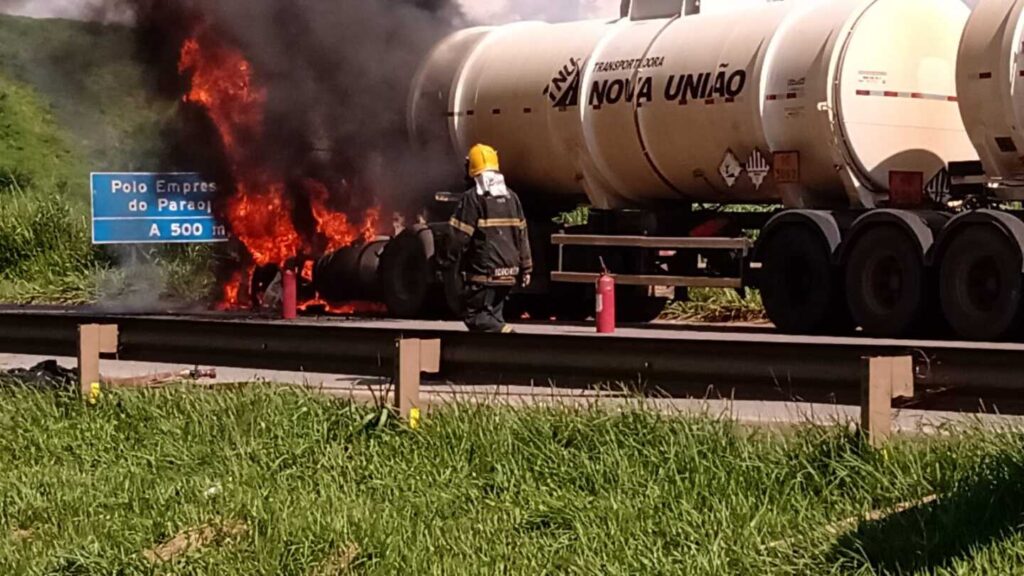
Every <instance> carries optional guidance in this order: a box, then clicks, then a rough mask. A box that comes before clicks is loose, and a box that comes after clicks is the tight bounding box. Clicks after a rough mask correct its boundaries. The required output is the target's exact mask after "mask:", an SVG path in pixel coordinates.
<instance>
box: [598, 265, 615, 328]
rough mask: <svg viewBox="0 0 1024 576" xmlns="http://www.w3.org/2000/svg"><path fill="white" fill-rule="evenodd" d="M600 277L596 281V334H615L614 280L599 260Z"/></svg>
mask: <svg viewBox="0 0 1024 576" xmlns="http://www.w3.org/2000/svg"><path fill="white" fill-rule="evenodd" d="M601 269H602V270H603V271H602V272H601V276H600V277H598V279H597V314H596V318H597V333H598V334H613V333H614V332H615V278H614V277H612V275H611V273H610V272H609V271H608V267H607V266H605V265H604V259H603V258H602V259H601Z"/></svg>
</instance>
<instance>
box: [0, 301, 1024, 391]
mask: <svg viewBox="0 0 1024 576" xmlns="http://www.w3.org/2000/svg"><path fill="white" fill-rule="evenodd" d="M94 323H99V324H116V325H117V326H118V328H119V333H120V334H119V348H118V355H117V357H118V358H119V359H122V360H130V361H143V362H163V363H175V364H190V365H197V364H198V365H210V366H229V367H239V368H253V369H268V370H286V371H306V372H317V373H336V374H351V375H365V376H379V377H388V376H391V375H392V374H393V367H394V362H395V354H396V352H395V342H396V339H398V338H423V339H440V340H441V341H442V349H441V373H440V376H441V377H442V378H444V379H447V380H451V381H456V382H466V383H486V384H497V383H522V382H527V381H533V382H535V383H538V384H541V385H547V384H548V383H557V384H570V383H573V384H582V383H598V382H606V383H616V382H618V383H626V382H643V383H647V384H651V385H657V386H665V385H674V384H686V385H689V386H694V385H708V386H726V385H733V384H739V385H745V386H751V385H752V386H761V385H763V386H766V387H771V388H788V387H795V386H811V387H816V388H829V387H851V386H852V387H857V386H859V384H860V380H861V377H862V373H863V358H865V357H874V356H904V355H910V356H912V357H913V358H914V359H915V366H916V368H915V371H916V376H917V378H916V379H917V385H918V386H919V387H922V388H946V387H970V388H972V389H973V388H980V389H992V390H1003V391H1008V390H1010V391H1012V390H1019V389H1024V373H1022V372H1024V371H1022V370H1021V368H1022V367H1024V346H1021V345H1016V344H972V343H956V342H910V341H908V342H902V341H880V340H867V339H855V338H810V337H785V336H778V335H763V334H735V333H692V332H679V333H677V335H676V336H675V337H673V336H672V335H669V336H668V337H666V336H665V335H664V333H662V334H659V335H655V334H653V333H652V334H650V335H645V333H644V331H633V332H631V333H630V334H628V335H619V336H613V337H607V336H598V335H596V334H571V335H570V334H514V335H490V334H470V333H467V332H462V331H456V330H448V329H436V330H430V329H427V330H416V329H407V328H405V327H403V325H402V324H401V323H396V324H395V326H394V327H393V328H391V327H388V328H366V327H354V326H352V325H347V324H346V323H344V322H337V321H315V320H309V321H304V320H303V321H298V322H278V321H269V320H251V319H232V318H224V317H187V318H178V317H140V316H116V315H115V316H111V315H101V314H87V313H68V312H51V311H38V310H27V311H0V352H4V353H21V354H40V355H52V356H74V355H75V354H76V352H77V345H78V344H77V343H78V326H79V325H82V324H94Z"/></svg>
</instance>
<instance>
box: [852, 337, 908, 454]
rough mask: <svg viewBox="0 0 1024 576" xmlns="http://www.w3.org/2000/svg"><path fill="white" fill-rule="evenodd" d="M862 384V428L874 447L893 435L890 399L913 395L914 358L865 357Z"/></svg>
mask: <svg viewBox="0 0 1024 576" xmlns="http://www.w3.org/2000/svg"><path fill="white" fill-rule="evenodd" d="M864 364H865V365H864V375H863V381H862V384H861V406H860V422H861V431H863V432H864V433H865V434H867V436H868V441H869V442H871V444H872V445H874V446H880V445H882V444H884V443H885V442H886V441H888V439H889V437H890V436H892V401H893V400H894V399H896V398H911V397H913V396H914V361H913V359H912V358H911V357H910V356H900V357H882V358H865V359H864Z"/></svg>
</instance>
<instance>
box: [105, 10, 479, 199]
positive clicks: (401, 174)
mask: <svg viewBox="0 0 1024 576" xmlns="http://www.w3.org/2000/svg"><path fill="white" fill-rule="evenodd" d="M95 10H96V12H97V13H96V14H95V16H96V17H98V18H100V19H111V18H117V17H124V16H126V15H127V17H128V18H129V19H131V20H134V22H135V26H136V33H137V35H138V38H139V43H138V49H139V57H140V58H141V59H142V60H143V61H145V62H146V63H147V64H148V65H149V66H150V67H151V69H152V70H153V72H154V73H155V74H157V75H158V78H159V86H160V89H161V91H163V92H165V93H167V94H168V95H170V96H172V97H175V98H180V97H181V95H182V94H184V93H185V92H186V91H187V89H188V79H187V78H184V77H183V76H182V75H181V74H179V71H178V61H179V56H180V51H181V46H182V44H183V42H184V41H185V40H186V38H188V37H189V36H190V35H191V34H192V33H193V32H194V31H195V30H196V28H197V26H200V25H202V26H207V27H209V28H210V29H211V30H212V31H213V32H214V33H215V34H216V35H218V36H219V37H221V38H223V40H224V42H225V43H226V44H227V45H230V46H233V47H235V48H237V49H238V50H240V51H241V52H242V53H243V54H244V55H245V57H246V59H247V60H248V61H249V62H250V63H251V65H252V67H253V70H254V76H255V78H256V80H257V82H259V83H260V84H261V85H262V86H263V87H264V88H265V89H266V90H267V95H268V100H267V109H266V125H265V127H264V129H265V137H264V138H262V145H259V143H257V150H255V152H254V153H255V154H258V155H259V156H260V158H259V161H260V162H263V163H265V164H266V165H267V167H268V168H271V169H273V170H274V171H275V172H277V173H283V174H285V175H287V178H288V180H289V181H297V180H300V179H302V178H307V177H312V178H315V179H317V180H321V181H326V182H331V183H336V182H345V185H344V186H343V187H342V188H343V189H338V188H337V187H336V186H332V190H331V191H332V196H333V198H332V202H333V203H334V207H335V208H336V209H338V210H341V211H346V212H348V211H351V212H353V213H354V212H356V211H358V210H362V209H365V208H366V207H367V206H369V205H370V204H373V203H383V204H384V205H385V206H386V207H387V208H394V209H414V208H415V205H416V204H417V203H419V202H422V200H423V199H424V198H426V197H429V194H430V193H432V192H434V191H436V190H437V189H440V187H443V186H444V185H445V183H446V182H447V181H448V180H449V179H451V178H452V177H453V175H454V174H455V172H454V170H456V169H457V168H458V166H454V167H453V166H452V165H451V162H450V161H449V160H450V158H448V157H447V156H444V155H441V154H438V153H434V151H430V150H424V149H422V148H413V147H412V146H411V145H410V143H409V139H408V135H407V127H406V104H407V99H408V94H409V89H410V87H411V81H412V79H413V77H414V76H415V73H416V69H417V67H418V66H419V64H420V63H421V62H422V60H423V58H424V57H425V55H426V54H427V53H428V51H429V50H430V48H431V46H433V44H435V43H436V42H437V41H438V40H439V39H440V38H442V37H443V36H444V35H445V34H446V33H448V32H449V31H450V30H451V29H452V28H453V27H454V26H458V25H461V24H462V17H461V14H460V13H459V11H458V8H457V6H456V5H455V3H454V0H110V1H108V2H103V3H100V4H98V5H96V6H95ZM184 108H185V109H183V110H182V118H181V121H180V122H179V123H178V124H177V126H176V128H175V129H174V130H172V131H171V132H170V133H169V134H168V136H167V140H168V142H167V145H168V153H169V162H170V164H173V166H174V168H176V169H199V170H201V171H204V172H206V173H208V174H211V175H214V176H222V175H223V170H219V168H222V166H219V165H220V164H222V163H223V162H224V161H225V159H224V157H223V155H222V154H220V153H219V151H218V146H219V139H218V138H217V135H216V133H215V131H213V130H212V127H211V126H209V125H208V124H207V123H205V122H204V119H203V116H202V114H200V113H199V112H200V111H197V110H188V109H187V107H184ZM250 145H252V143H250ZM228 189H230V187H228ZM296 193H300V191H299V190H296Z"/></svg>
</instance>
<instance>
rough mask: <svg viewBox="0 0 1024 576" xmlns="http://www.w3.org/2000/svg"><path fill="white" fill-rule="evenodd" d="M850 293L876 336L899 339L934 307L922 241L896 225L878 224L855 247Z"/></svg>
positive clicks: (857, 317) (861, 320) (862, 322)
mask: <svg viewBox="0 0 1024 576" xmlns="http://www.w3.org/2000/svg"><path fill="white" fill-rule="evenodd" d="M846 295H847V299H848V302H849V305H850V314H851V315H852V316H853V320H854V322H855V323H856V324H857V325H859V326H860V327H861V328H863V329H864V333H865V334H868V335H870V336H881V337H898V336H903V335H905V334H907V333H909V332H910V331H911V330H913V329H914V328H915V327H916V326H917V325H918V324H919V322H920V321H921V319H922V318H923V315H924V312H925V310H927V309H928V302H929V297H928V281H927V270H926V268H925V265H924V255H923V254H921V248H920V247H919V246H918V245H917V243H916V242H915V241H914V240H912V239H911V238H909V237H908V236H907V235H906V234H904V233H903V232H902V231H901V230H899V229H898V228H895V227H891V226H883V227H878V228H872V229H870V230H868V231H866V232H865V233H864V235H863V236H861V237H860V238H859V239H858V240H857V243H856V244H855V245H854V246H853V247H852V250H851V252H850V257H849V259H848V260H847V263H846Z"/></svg>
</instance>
